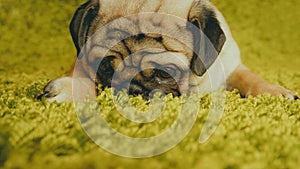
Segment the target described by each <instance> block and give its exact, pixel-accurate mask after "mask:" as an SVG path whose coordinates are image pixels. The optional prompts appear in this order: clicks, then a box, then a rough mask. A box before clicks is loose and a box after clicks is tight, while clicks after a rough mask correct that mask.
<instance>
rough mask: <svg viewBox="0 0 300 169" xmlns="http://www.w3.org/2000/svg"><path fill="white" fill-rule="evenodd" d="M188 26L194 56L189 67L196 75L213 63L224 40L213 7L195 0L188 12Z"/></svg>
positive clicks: (199, 74)
mask: <svg viewBox="0 0 300 169" xmlns="http://www.w3.org/2000/svg"><path fill="white" fill-rule="evenodd" d="M189 22H190V23H188V27H189V28H190V30H191V31H192V33H193V38H194V56H193V58H192V60H191V65H190V68H191V70H192V71H193V72H194V73H195V74H196V75H198V76H202V75H203V74H204V73H205V72H206V70H207V69H208V68H209V67H210V66H211V65H212V64H213V63H214V61H215V60H216V58H217V57H218V55H219V53H220V51H221V50H222V47H223V45H224V43H225V41H226V37H225V34H224V32H223V30H222V28H221V27H220V23H219V21H218V19H217V18H216V14H215V12H214V11H213V9H210V8H208V7H206V6H205V4H201V3H200V1H198V2H195V3H194V4H193V5H192V7H191V9H190V13H189Z"/></svg>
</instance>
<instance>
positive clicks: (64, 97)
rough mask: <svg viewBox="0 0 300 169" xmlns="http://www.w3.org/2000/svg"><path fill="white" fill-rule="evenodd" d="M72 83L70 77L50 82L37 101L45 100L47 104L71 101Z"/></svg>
mask: <svg viewBox="0 0 300 169" xmlns="http://www.w3.org/2000/svg"><path fill="white" fill-rule="evenodd" d="M72 81H73V79H72V78H71V77H63V78H59V79H55V80H52V81H50V82H49V83H48V84H47V85H46V86H45V88H44V91H43V93H42V94H40V95H39V96H38V97H37V99H38V100H42V99H43V98H46V100H47V101H49V102H55V101H56V102H59V103H60V102H70V101H72Z"/></svg>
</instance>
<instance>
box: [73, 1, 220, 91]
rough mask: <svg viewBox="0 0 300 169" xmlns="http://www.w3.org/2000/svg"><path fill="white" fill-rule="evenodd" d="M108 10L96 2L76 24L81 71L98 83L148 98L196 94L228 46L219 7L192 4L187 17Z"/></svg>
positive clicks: (78, 14) (79, 14)
mask: <svg viewBox="0 0 300 169" xmlns="http://www.w3.org/2000/svg"><path fill="white" fill-rule="evenodd" d="M133 3H135V1H134V2H133ZM128 5H130V4H128ZM116 6H118V5H117V4H116ZM103 8H107V5H106V4H105V3H104V4H101V1H100V2H99V0H90V1H88V2H87V3H85V4H83V5H82V6H81V7H79V8H78V9H77V11H76V13H75V15H74V17H73V19H72V22H71V24H70V31H71V35H72V38H73V41H74V44H75V46H76V49H77V54H78V57H79V59H80V60H81V63H82V64H81V67H82V68H81V70H84V71H86V72H88V74H89V77H90V78H93V77H95V82H96V83H97V84H102V85H103V86H108V87H110V86H113V87H114V88H116V89H117V90H120V89H122V88H127V89H128V91H129V93H130V94H133V95H137V94H142V95H143V96H144V97H148V96H149V95H150V94H151V93H152V92H153V90H154V89H158V90H159V91H161V92H163V93H172V94H173V95H174V96H179V95H181V94H182V93H183V92H186V93H188V92H190V91H193V90H192V89H193V88H197V86H199V81H197V80H195V79H197V78H199V77H201V76H203V75H204V74H205V72H206V71H207V69H208V68H209V67H210V66H211V65H212V64H213V63H214V61H215V60H216V58H217V57H218V54H219V53H220V51H221V50H222V47H223V45H224V43H225V39H226V38H225V35H224V32H223V30H222V29H221V26H220V23H219V21H218V19H217V17H216V14H215V12H214V10H213V8H211V7H210V5H209V4H208V3H202V1H195V2H193V3H192V4H191V7H190V9H189V12H188V13H187V14H183V15H185V16H186V18H179V17H176V16H172V15H169V14H167V12H166V13H164V11H160V12H155V11H153V12H151V13H149V12H147V13H139V12H142V11H141V10H140V8H139V7H136V8H134V9H127V10H128V11H131V12H128V13H126V12H124V11H122V10H121V9H117V7H116V9H111V10H114V11H118V10H120V11H119V12H111V13H110V12H105V11H110V10H104V9H103ZM124 10H125V9H124ZM133 11H134V12H133Z"/></svg>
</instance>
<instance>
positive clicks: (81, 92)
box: [37, 66, 96, 102]
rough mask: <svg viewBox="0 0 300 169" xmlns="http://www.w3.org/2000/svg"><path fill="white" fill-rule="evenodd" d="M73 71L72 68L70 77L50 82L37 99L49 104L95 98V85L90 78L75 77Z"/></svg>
mask: <svg viewBox="0 0 300 169" xmlns="http://www.w3.org/2000/svg"><path fill="white" fill-rule="evenodd" d="M73 69H74V66H73V67H72V69H71V72H70V76H68V77H62V78H58V79H55V80H52V81H50V82H49V83H48V84H47V85H46V86H45V88H44V91H43V93H42V94H40V95H39V96H38V97H37V99H38V100H42V98H43V97H45V98H46V100H48V101H49V102H55V101H56V102H71V101H81V100H84V99H86V97H90V98H91V97H93V96H95V95H96V87H95V83H94V82H93V81H92V80H91V79H90V78H87V77H84V76H80V75H76V76H75V75H74V74H73ZM78 72H80V71H78ZM81 72H83V71H81ZM77 74H78V73H77Z"/></svg>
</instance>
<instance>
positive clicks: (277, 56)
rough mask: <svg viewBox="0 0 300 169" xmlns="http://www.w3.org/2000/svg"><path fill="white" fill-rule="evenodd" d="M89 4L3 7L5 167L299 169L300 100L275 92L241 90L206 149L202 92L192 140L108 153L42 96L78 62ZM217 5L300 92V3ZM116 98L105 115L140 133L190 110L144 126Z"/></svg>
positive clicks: (255, 0)
mask: <svg viewBox="0 0 300 169" xmlns="http://www.w3.org/2000/svg"><path fill="white" fill-rule="evenodd" d="M82 2H84V1H79V0H77V1H72V2H67V1H59V0H53V1H51V2H43V1H38V2H31V1H28V0H20V1H10V0H3V1H1V2H0V10H1V13H0V24H1V26H0V32H1V36H0V53H1V56H0V89H1V90H0V135H1V137H0V167H1V168H24V169H27V168H46V169H47V168H72V169H73V168H87V169H90V168H118V169H119V168H120V169H121V168H145V169H147V168H149V169H150V168H151V169H152V168H157V169H165V168H191V169H193V168H194V169H199V168H224V169H225V168H226V169H233V168H249V169H252V168H298V164H299V161H300V141H299V140H300V111H299V110H300V101H299V100H298V101H288V100H286V99H284V98H281V97H271V96H268V95H264V96H259V97H255V98H254V97H249V98H240V96H239V95H238V93H237V92H236V91H234V92H226V104H225V109H224V113H223V117H222V119H221V122H220V123H219V126H218V128H217V130H216V132H215V133H214V134H213V136H212V137H211V138H210V139H209V141H208V142H206V143H205V144H199V141H198V139H199V135H200V132H201V129H202V128H203V126H204V124H205V122H206V119H207V115H208V113H209V110H210V109H209V108H210V104H211V95H201V96H199V102H198V104H199V106H200V111H199V113H198V116H197V119H196V122H195V124H194V126H193V128H192V129H191V131H190V132H189V134H188V135H187V136H186V137H185V138H184V139H183V140H182V141H181V142H180V143H179V144H178V145H177V146H175V147H174V148H173V149H171V150H170V151H168V152H166V153H164V154H161V155H159V156H155V157H151V158H145V159H128V158H123V157H119V156H115V155H113V154H111V153H109V152H106V151H104V150H102V149H100V148H99V147H98V146H97V145H96V144H95V143H94V142H93V141H92V140H91V139H90V138H89V137H88V136H87V134H86V133H85V132H84V130H83V129H82V127H81V125H80V123H79V120H78V117H77V115H76V113H75V110H74V107H73V105H72V104H71V103H61V104H58V103H48V102H45V101H42V102H39V101H37V100H35V99H34V97H35V96H36V95H37V94H39V93H40V92H41V91H42V88H43V86H44V85H45V84H46V83H47V82H48V81H49V80H50V79H54V78H56V77H59V76H61V75H62V74H64V73H65V72H67V71H68V69H69V68H70V67H71V65H72V62H73V61H74V59H75V57H74V56H75V55H76V52H75V48H74V46H73V44H72V40H71V38H70V35H69V33H68V24H69V21H70V19H71V17H72V14H73V12H74V11H75V9H76V8H77V7H78V6H79V4H80V3H82ZM214 3H215V4H216V5H217V7H219V8H220V10H221V11H222V12H223V14H224V15H225V17H226V19H227V21H228V23H229V25H230V27H231V29H232V33H233V36H234V37H235V39H236V40H237V42H238V44H239V46H240V48H241V53H242V59H243V61H244V62H245V63H246V65H248V66H249V67H250V68H251V69H252V70H254V71H255V72H256V73H258V74H259V75H261V76H262V77H264V78H265V79H267V80H269V81H271V82H273V83H277V84H280V85H283V86H284V87H287V88H289V89H291V90H293V91H295V92H296V94H298V95H299V94H300V86H299V82H300V73H299V72H300V71H299V70H300V69H299V65H300V59H299V52H300V48H299V46H298V44H299V41H300V31H298V30H299V28H300V23H299V22H297V20H296V18H298V16H300V11H299V10H298V8H299V5H300V4H299V1H297V0H290V1H285V0H279V1H276V3H275V2H274V1H259V0H249V1H238V2H237V1H234V0H226V1H216V0H215V1H214ZM109 94H110V90H109V89H107V90H105V91H103V92H101V95H100V96H98V98H97V99H98V102H99V104H100V107H102V110H103V111H102V113H103V114H104V116H105V118H106V119H107V120H108V121H109V123H110V125H111V126H113V127H114V128H115V129H116V130H118V131H119V132H121V133H123V134H126V135H129V136H132V137H148V136H155V135H156V134H157V133H161V132H163V131H165V130H166V129H168V128H169V127H170V126H171V124H172V123H173V122H174V120H175V119H176V118H177V116H178V114H176V113H175V112H176V111H175V110H178V108H179V107H180V105H181V104H182V101H181V98H171V97H169V96H168V97H167V98H166V100H167V106H166V109H165V111H164V113H163V115H162V116H161V117H160V118H159V119H158V120H157V121H155V122H153V123H150V124H144V125H140V124H137V123H133V122H130V121H128V120H125V119H124V118H122V117H121V116H120V115H119V114H118V111H117V109H116V108H115V107H114V106H113V101H112V100H111V98H109V97H105V95H109ZM130 101H131V103H132V104H133V105H134V106H135V107H136V108H137V109H138V110H143V111H144V110H147V109H149V105H148V103H147V101H143V100H142V99H141V98H139V97H136V98H131V100H130ZM120 144H122V143H120ZM125 146H126V145H125Z"/></svg>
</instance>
